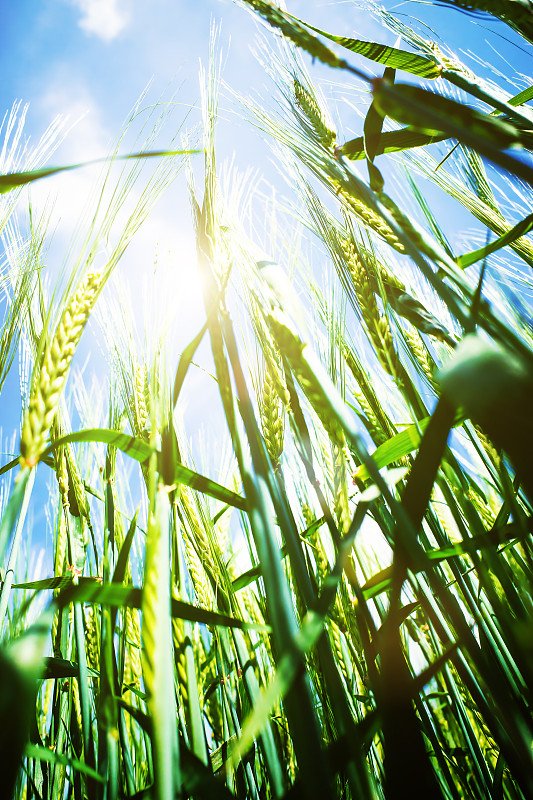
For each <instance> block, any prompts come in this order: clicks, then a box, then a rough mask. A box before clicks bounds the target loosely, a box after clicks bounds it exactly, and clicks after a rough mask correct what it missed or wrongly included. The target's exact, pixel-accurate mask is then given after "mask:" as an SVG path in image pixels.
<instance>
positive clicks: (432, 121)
mask: <svg viewBox="0 0 533 800" xmlns="http://www.w3.org/2000/svg"><path fill="white" fill-rule="evenodd" d="M374 101H375V102H376V104H377V106H378V108H379V109H380V110H381V112H382V113H383V114H386V115H388V116H389V117H391V118H392V119H394V120H396V121H397V122H400V123H402V124H406V125H409V126H411V127H413V128H418V129H419V130H421V131H423V132H426V133H427V132H428V130H429V129H430V130H431V131H435V130H438V131H441V132H442V133H443V134H448V136H449V137H451V138H454V139H457V141H459V142H462V143H463V144H465V145H467V146H468V147H471V148H472V149H474V150H477V151H478V152H479V153H480V154H481V155H484V156H486V157H487V158H489V159H490V160H491V161H492V162H493V163H495V164H497V165H498V166H500V167H502V168H503V169H505V170H508V171H509V172H511V173H513V174H515V175H518V176H519V177H521V178H523V179H524V180H526V181H528V183H533V168H531V167H530V166H529V165H528V164H526V163H524V162H523V161H520V160H518V159H516V158H514V157H513V156H512V155H510V154H508V153H506V152H505V151H506V150H507V149H508V148H510V147H513V146H525V147H528V146H530V143H531V134H530V133H529V132H528V131H522V130H520V128H518V127H516V126H515V125H513V124H511V123H510V122H507V121H505V120H503V119H502V118H500V117H494V116H492V115H490V114H482V113H480V112H479V111H476V110H475V109H473V108H470V107H469V106H467V105H464V104H462V103H457V102H456V101H455V100H452V99H450V98H449V97H443V96H442V95H439V94H435V93H434V92H428V91H426V90H425V89H421V88H420V87H418V86H412V85H411V84H406V83H404V84H395V85H394V86H391V85H390V84H388V83H387V82H386V81H383V80H375V81H374Z"/></svg>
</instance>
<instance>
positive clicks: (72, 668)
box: [41, 656, 100, 680]
mask: <svg viewBox="0 0 533 800" xmlns="http://www.w3.org/2000/svg"><path fill="white" fill-rule="evenodd" d="M43 663H44V672H43V674H42V675H41V677H42V678H43V680H47V679H49V678H56V679H60V680H61V679H63V678H77V677H78V676H79V674H80V665H79V664H76V662H75V661H69V660H68V659H66V658H57V657H55V656H48V657H46V658H45V659H43ZM87 674H88V675H90V677H91V678H98V677H99V676H100V673H99V672H97V671H96V670H95V669H90V668H87Z"/></svg>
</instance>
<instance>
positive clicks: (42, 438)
mask: <svg viewBox="0 0 533 800" xmlns="http://www.w3.org/2000/svg"><path fill="white" fill-rule="evenodd" d="M103 280H104V279H103V276H102V275H101V274H98V273H89V274H88V275H87V276H86V277H85V279H84V280H83V282H82V283H81V285H80V287H79V288H78V290H77V291H76V293H75V294H74V296H73V297H72V299H71V301H70V303H69V304H68V306H67V307H66V309H65V311H64V312H63V315H62V317H61V320H60V322H59V325H58V326H57V329H56V332H55V335H54V337H53V339H52V340H51V342H50V344H49V345H48V347H46V349H45V351H44V355H43V358H42V361H41V365H40V371H39V374H38V379H37V380H36V381H35V383H34V389H33V392H32V395H31V397H30V403H29V407H28V410H27V412H26V417H25V419H24V425H23V428H22V436H21V440H20V454H21V461H22V463H23V465H25V466H29V467H33V466H35V464H37V462H38V461H39V458H40V456H41V454H42V452H43V450H44V448H45V446H46V443H47V441H48V437H49V435H50V429H51V427H52V423H53V421H54V418H55V415H56V413H57V409H58V404H59V399H60V397H61V393H62V392H63V388H64V386H65V381H66V379H67V374H68V370H69V367H70V363H71V361H72V358H73V356H74V353H75V351H76V347H77V346H78V342H79V340H80V338H81V335H82V333H83V329H84V328H85V325H86V323H87V320H88V319H89V314H90V313H91V311H92V308H93V305H94V303H95V300H96V297H97V295H98V291H99V289H100V287H101V285H102V282H103Z"/></svg>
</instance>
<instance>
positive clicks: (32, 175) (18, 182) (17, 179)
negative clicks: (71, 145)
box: [0, 150, 202, 194]
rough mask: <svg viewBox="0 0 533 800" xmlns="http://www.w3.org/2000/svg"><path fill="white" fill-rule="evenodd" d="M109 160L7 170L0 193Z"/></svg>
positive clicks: (0, 178) (153, 154)
mask: <svg viewBox="0 0 533 800" xmlns="http://www.w3.org/2000/svg"><path fill="white" fill-rule="evenodd" d="M201 152H202V151H201V150H153V151H151V152H149V153H130V154H129V155H125V156H115V158H114V160H115V161H127V160H128V159H131V158H135V159H140V158H162V157H163V156H182V155H183V156H184V155H192V154H193V153H201ZM109 160H110V159H108V158H95V159H93V160H92V161H82V162H81V163H79V164H68V165H66V166H63V167H43V168H41V169H33V170H30V171H29V172H8V173H7V174H6V175H0V194H5V193H6V192H10V191H11V190H12V189H17V188H19V187H20V186H25V185H26V184H28V183H32V182H33V181H38V180H41V178H48V177H49V176H50V175H57V174H58V173H59V172H68V171H69V170H72V169H80V168H81V167H88V166H90V165H91V164H102V163H103V162H104V161H109ZM112 160H113V159H112Z"/></svg>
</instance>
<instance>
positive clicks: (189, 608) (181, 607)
mask: <svg viewBox="0 0 533 800" xmlns="http://www.w3.org/2000/svg"><path fill="white" fill-rule="evenodd" d="M49 580H50V582H51V581H53V580H55V579H54V578H50V579H49ZM46 588H48V587H46ZM142 595H143V591H142V589H139V588H138V587H135V586H119V585H118V584H113V583H108V584H104V585H102V583H101V582H99V581H97V580H93V581H91V582H89V580H87V581H83V580H80V583H79V584H78V585H77V586H74V585H72V584H71V585H70V586H68V587H65V588H64V589H63V590H62V591H61V592H60V593H59V595H58V596H57V597H56V598H55V600H54V603H57V604H58V605H59V606H60V607H63V606H65V605H68V604H69V603H93V604H99V605H109V606H118V607H123V606H128V607H129V608H139V609H140V608H142ZM171 612H172V616H173V617H177V618H179V619H188V620H190V622H198V623H200V624H202V625H213V626H217V625H221V626H223V627H226V628H240V629H241V630H255V631H263V632H269V631H270V627H269V626H267V625H259V624H256V623H252V622H243V621H241V620H239V619H235V618H234V617H230V616H228V615H226V614H218V613H217V612H215V611H208V610H207V609H204V608H197V607H196V606H193V605H191V604H190V603H185V602H184V601H183V600H175V599H172V602H171Z"/></svg>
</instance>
